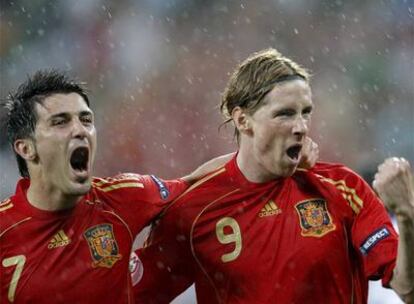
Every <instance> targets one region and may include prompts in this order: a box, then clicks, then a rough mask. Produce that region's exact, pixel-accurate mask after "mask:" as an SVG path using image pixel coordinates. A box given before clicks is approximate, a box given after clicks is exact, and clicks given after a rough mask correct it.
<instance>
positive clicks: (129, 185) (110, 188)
mask: <svg viewBox="0 0 414 304" xmlns="http://www.w3.org/2000/svg"><path fill="white" fill-rule="evenodd" d="M92 184H93V186H95V187H96V188H98V189H99V190H102V191H103V192H109V191H113V190H116V189H120V188H144V184H142V183H137V182H130V183H119V184H114V185H110V186H105V187H101V186H100V184H99V183H97V184H95V183H92Z"/></svg>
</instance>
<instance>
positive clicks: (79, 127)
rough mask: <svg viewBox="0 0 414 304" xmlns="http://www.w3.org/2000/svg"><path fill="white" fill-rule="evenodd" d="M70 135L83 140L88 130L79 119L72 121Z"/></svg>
mask: <svg viewBox="0 0 414 304" xmlns="http://www.w3.org/2000/svg"><path fill="white" fill-rule="evenodd" d="M72 135H73V137H75V138H80V139H83V138H85V137H87V135H88V130H87V129H86V127H85V126H84V125H83V124H82V122H81V121H80V120H79V119H74V120H73V128H72Z"/></svg>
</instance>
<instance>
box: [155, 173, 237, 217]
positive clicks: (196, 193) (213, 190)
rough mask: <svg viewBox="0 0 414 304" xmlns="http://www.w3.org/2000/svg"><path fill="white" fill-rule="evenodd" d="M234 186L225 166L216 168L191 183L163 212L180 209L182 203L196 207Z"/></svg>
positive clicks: (212, 199) (231, 189) (230, 189)
mask: <svg viewBox="0 0 414 304" xmlns="http://www.w3.org/2000/svg"><path fill="white" fill-rule="evenodd" d="M235 188H236V186H235V185H234V183H233V182H232V180H231V177H230V176H229V173H228V171H227V169H226V167H221V168H218V169H217V170H215V171H212V172H210V173H208V174H207V175H205V176H204V177H202V178H200V179H199V180H198V181H196V182H195V183H193V184H192V185H191V186H190V187H189V188H188V189H187V190H186V191H184V192H183V193H182V194H181V195H180V196H178V197H177V198H176V199H175V200H174V201H173V202H172V203H171V204H170V205H169V206H168V207H167V208H166V209H165V210H164V212H163V214H165V213H166V212H167V211H170V210H180V209H181V208H180V207H182V206H183V205H185V206H186V207H192V208H193V207H194V208H196V209H197V208H200V207H203V206H204V205H205V204H206V203H208V202H211V201H214V200H215V199H217V198H219V197H220V196H222V195H223V194H224V193H229V192H231V191H233V190H234V189H235ZM188 204H191V205H188ZM192 208H191V209H192Z"/></svg>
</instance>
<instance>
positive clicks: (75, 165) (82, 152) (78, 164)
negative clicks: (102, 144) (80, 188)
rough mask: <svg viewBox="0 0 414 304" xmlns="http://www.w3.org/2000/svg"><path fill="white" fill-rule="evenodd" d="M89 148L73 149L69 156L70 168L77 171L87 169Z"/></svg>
mask: <svg viewBox="0 0 414 304" xmlns="http://www.w3.org/2000/svg"><path fill="white" fill-rule="evenodd" d="M88 160H89V150H88V148H87V147H79V148H76V149H75V150H73V152H72V155H71V157H70V165H71V166H72V169H73V170H75V171H78V172H82V171H87V170H88Z"/></svg>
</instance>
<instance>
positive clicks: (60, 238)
mask: <svg viewBox="0 0 414 304" xmlns="http://www.w3.org/2000/svg"><path fill="white" fill-rule="evenodd" d="M69 243H70V239H69V238H68V237H67V236H66V234H65V232H64V231H63V230H62V229H61V230H59V231H58V232H57V233H56V234H55V235H54V236H53V238H52V239H51V240H50V241H49V244H48V245H47V248H48V249H54V248H58V247H63V246H66V245H68V244H69Z"/></svg>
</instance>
